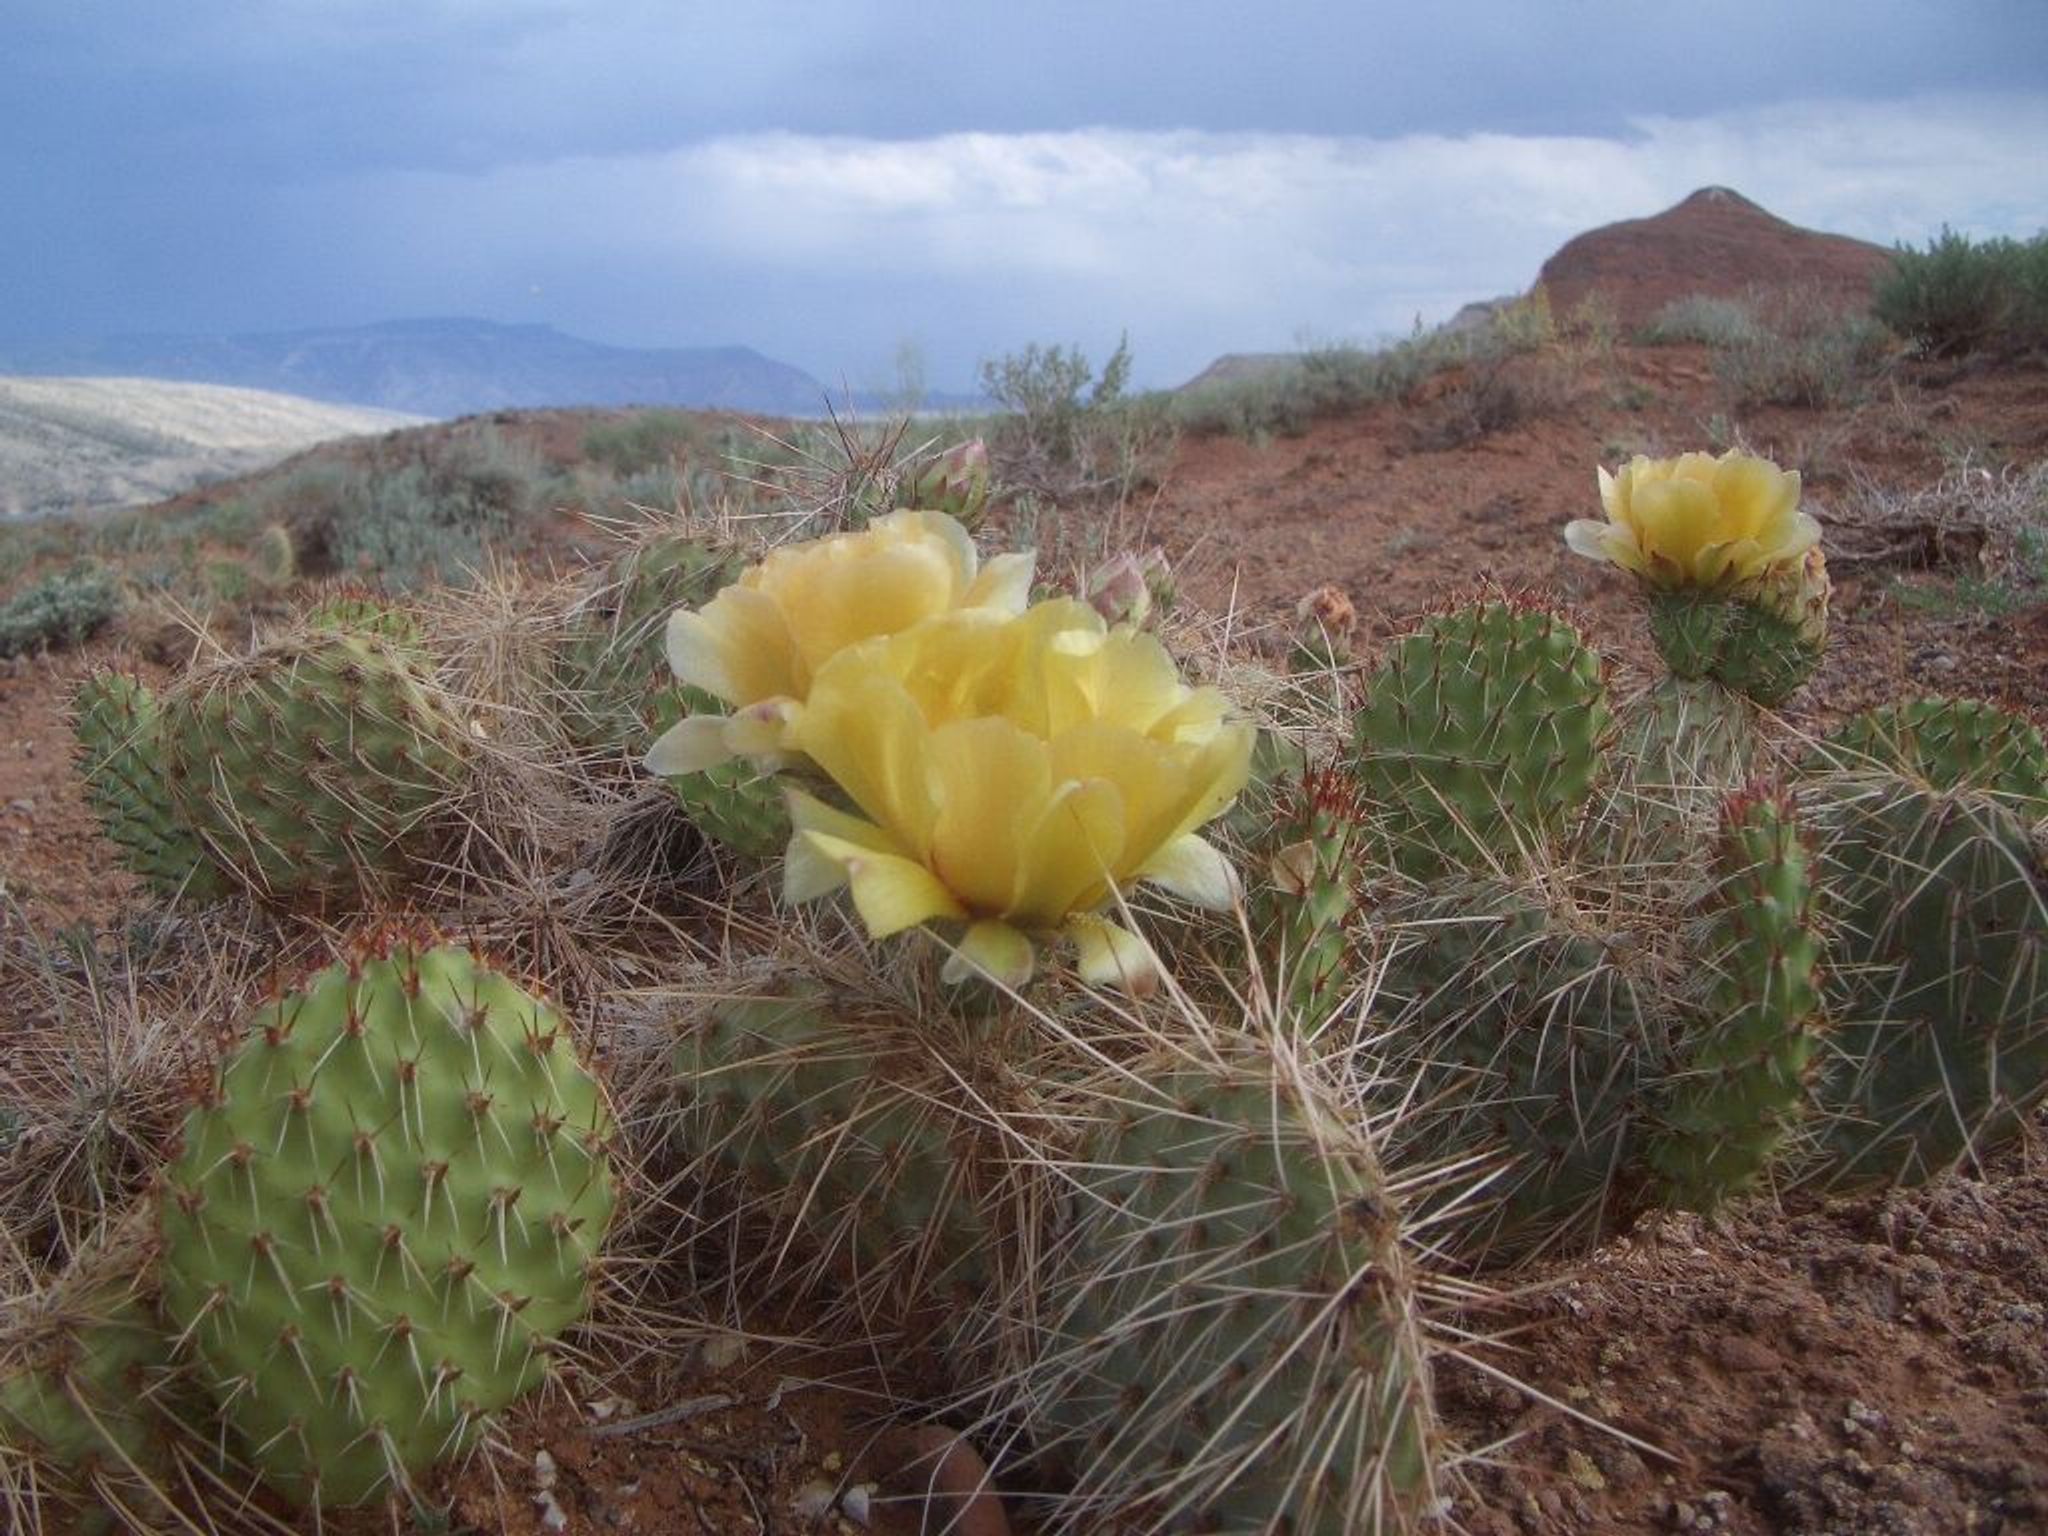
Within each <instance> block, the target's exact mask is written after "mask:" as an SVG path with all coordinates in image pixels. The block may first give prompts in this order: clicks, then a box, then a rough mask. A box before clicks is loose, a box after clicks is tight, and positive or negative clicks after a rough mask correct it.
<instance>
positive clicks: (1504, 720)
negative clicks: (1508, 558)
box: [1353, 602, 1611, 877]
mask: <svg viewBox="0 0 2048 1536" xmlns="http://www.w3.org/2000/svg"><path fill="white" fill-rule="evenodd" d="M1353 725H1354V734H1355V737H1356V742H1357V759H1356V763H1355V765H1354V771H1355V773H1356V776H1357V779H1358V784H1359V788H1360V789H1361V791H1362V792H1363V794H1364V797H1365V800H1366V804H1367V806H1368V807H1369V808H1370V809H1371V810H1372V811H1373V812H1374V814H1375V817H1376V824H1377V826H1378V827H1379V828H1380V829H1381V830H1382V831H1383V833H1384V834H1385V836H1386V838H1387V840H1388V843H1389V846H1390V850H1391V852H1392V854H1393V859H1394V862H1395V864H1396V865H1398V866H1399V867H1400V868H1401V869H1403V870H1404V871H1406V872H1408V873H1410V874H1414V875H1418V876H1422V877H1428V876H1431V875H1435V874H1440V873H1442V872H1444V871H1445V870H1447V869H1453V868H1459V867H1464V868H1470V869H1476V870H1483V869H1491V868H1496V867H1499V866H1501V865H1513V864H1516V863H1519V862H1520V861H1521V859H1522V857H1523V856H1524V855H1525V854H1527V853H1530V852H1533V851H1535V850H1536V849H1537V848H1539V847H1541V846H1542V845H1544V844H1546V843H1549V842H1551V841H1552V840H1554V839H1556V838H1557V837H1559V836H1560V835H1561V834H1563V833H1564V832H1565V831H1566V830H1567V829H1568V827H1569V826H1570V824H1571V822H1572V820H1573V818H1574V817H1575V816H1576V815H1577V814H1578V812H1579V811H1580V810H1581V809H1582V808H1583V806H1584V805H1585V803H1586V800H1587V797H1588V796H1589V795H1590V794H1591V792H1592V789H1593V784H1594V778H1595V775H1596V774H1597V773H1598V771H1599V768H1600V765H1601V749H1602V745H1603V743H1604V742H1605V740H1606V738H1607V735H1608V732H1609V729H1610V726H1611V719H1610V716H1609V714H1608V709H1607V697H1606V688H1605V686H1604V684H1603V683H1602V680H1601V672H1600V661H1599V658H1598V657H1596V656H1595V655H1594V654H1593V653H1592V652H1591V651H1590V650H1588V649H1587V648H1586V647H1585V645H1584V644H1583V643H1581V641H1580V639H1579V635H1578V632H1577V631H1576V630H1575V629H1573V628H1572V626H1571V625H1570V624H1568V623H1566V622H1565V620H1564V619H1562V618H1560V617H1559V616H1558V615H1557V614H1555V613H1552V612H1550V611H1549V610H1548V609H1545V608H1540V607H1535V606H1530V605H1525V604H1521V603H1511V602H1490V603H1484V604H1481V605H1479V606H1477V607H1472V608H1464V609H1458V610H1455V611H1452V612H1448V613H1442V614H1438V615H1436V616H1435V617H1433V618H1431V619H1429V620H1428V621H1427V622H1425V623H1424V624H1423V626H1422V627H1421V629H1419V630H1418V631H1416V632H1415V633H1414V634H1412V635H1409V636H1408V637H1407V638H1406V639H1404V640H1402V641H1401V642H1399V643H1398V644H1397V645H1396V647H1395V649H1394V652H1393V654H1392V655H1391V656H1389V657H1388V658H1387V660H1386V661H1385V662H1384V663H1383V664H1382V665H1381V667H1380V668H1379V670H1378V672H1377V673H1375V674H1374V676H1373V677H1372V679H1371V680H1370V682H1369V683H1368V684H1367V695H1366V703H1365V707H1364V708H1363V709H1361V710H1360V711H1359V712H1358V715H1357V717H1356V719H1355V721H1354V722H1353Z"/></svg>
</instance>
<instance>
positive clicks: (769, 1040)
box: [674, 981, 995, 1316]
mask: <svg viewBox="0 0 2048 1536" xmlns="http://www.w3.org/2000/svg"><path fill="white" fill-rule="evenodd" d="M764 990H766V991H768V992H770V993H772V994H777V995H767V996H757V997H750V998H736V999H733V1000H730V1001H726V1002H721V1003H719V1004H717V1005H715V1006H714V1007H712V1008H710V1009H709V1010H708V1011H707V1012H705V1013H704V1014H703V1015H702V1017H701V1018H700V1019H698V1020H697V1022H696V1024H695V1026H694V1027H693V1028H692V1029H691V1031H690V1032H689V1033H688V1034H687V1035H686V1036H685V1037H684V1039H683V1040H682V1041H681V1042H680V1043H679V1044H678V1046H677V1049H676V1056H675V1066H676V1076H675V1083H676V1095H677V1107H676V1114H675V1121H674V1124H675V1135H676V1138H677V1141H678V1143H679V1145H680V1146H681V1148H682V1150H683V1151H684V1153H685V1154H686V1156H687V1157H688V1158H689V1159H690V1162H691V1163H692V1165H693V1166H694V1167H696V1168H697V1170H698V1171H699V1173H700V1174H701V1175H703V1176H704V1177H706V1178H707V1179H708V1180H709V1181H710V1182H711V1183H712V1185H713V1186H714V1187H715V1186H717V1185H719V1184H721V1183H723V1184H727V1185H728V1186H729V1187H732V1188H734V1189H736V1191H737V1196H738V1208H739V1210H740V1213H741V1217H742V1223H743V1224H752V1222H757V1221H765V1223H766V1224H767V1226H768V1227H769V1229H770V1230H771V1232H772V1234H774V1235H772V1236H771V1237H770V1238H769V1239H767V1240H766V1241H765V1242H753V1244H752V1253H751V1262H755V1263H758V1262H760V1260H761V1259H762V1258H763V1257H764V1256H765V1257H766V1259H767V1260H768V1261H769V1263H770V1264H771V1266H772V1267H774V1268H776V1269H778V1270H780V1271H781V1273H780V1274H778V1275H772V1276H771V1275H763V1276H761V1281H762V1283H763V1284H764V1285H765V1284H769V1283H772V1282H773V1281H774V1280H776V1279H784V1278H788V1279H793V1280H794V1281H795V1282H796V1283H798V1284H799V1285H800V1286H802V1287H804V1288H814V1287H815V1286H816V1285H817V1284H819V1283H822V1282H824V1281H826V1280H828V1279H829V1280H831V1281H833V1282H835V1283H836V1284H838V1285H846V1284H848V1283H850V1284H851V1287H852V1289H853V1291H854V1293H855V1295H856V1297H857V1298H858V1300H859V1303H860V1305H861V1310H862V1315H863V1316H869V1315H872V1312H873V1310H874V1308H875V1307H877V1306H882V1307H886V1308H888V1309H890V1310H894V1311H896V1312H898V1313H901V1312H902V1311H903V1310H904V1309H905V1308H906V1307H915V1306H918V1305H920V1304H928V1303H932V1302H935V1301H938V1302H948V1303H951V1302H959V1301H963V1300H966V1299H970V1298H972V1297H974V1296H976V1295H978V1294H979V1293H980V1292H981V1291H982V1290H983V1289H984V1288H985V1287H986V1285H987V1284H988V1282H989V1279H990V1276H991V1274H992V1273H993V1268H992V1266H993V1264H994V1263H995V1255H994V1253H993V1251H992V1247H991V1242H990V1231H989V1226H990V1217H989V1213H988V1211H987V1209H986V1199H985V1196H986V1190H985V1188H984V1180H983V1177H982V1170H981V1168H980V1166H979V1163H978V1158H979V1157H980V1155H981V1153H980V1150H979V1149H978V1147H977V1145H976V1141H977V1138H976V1134H975V1131H974V1124H975V1122H974V1121H973V1120H972V1119H970V1118H969V1117H968V1116H966V1115H964V1114H962V1113H961V1112H960V1111H959V1109H958V1108H957V1103H958V1101H957V1099H956V1097H955V1091H956V1085H954V1084H952V1083H950V1082H949V1081H947V1080H945V1079H944V1078H943V1077H942V1076H941V1075H940V1074H938V1073H937V1072H935V1070H934V1067H935V1063H934V1061H933V1060H932V1059H931V1058H930V1057H929V1055H928V1054H927V1053H926V1052H924V1051H922V1050H920V1048H919V1046H918V1043H917V1041H916V1039H915V1036H914V1032H913V1031H911V1030H909V1029H906V1028H904V1027H902V1026H900V1025H896V1026H892V1025H890V1024H889V1023H888V1022H887V1021H875V1020H859V1019H853V1018H849V1017H845V1016H843V1015H842V1014H841V1013H840V1012H839V1011H837V1010H836V1009H835V1007H834V1004H833V1002H832V1000H831V998H830V995H829V994H828V993H827V992H826V990H825V989H824V988H823V987H821V986H819V985H817V984H815V983H809V982H803V981H785V982H783V983H781V984H779V985H776V986H772V987H769V988H766V989H764ZM750 1218H751V1219H752V1221H750ZM753 1237H754V1234H753V1233H752V1232H746V1233H741V1234H740V1235H739V1237H738V1239H737V1240H738V1241H741V1242H743V1243H745V1242H752V1240H753ZM792 1245H793V1246H792ZM741 1262H742V1263H743V1264H744V1263H746V1262H749V1260H747V1259H742V1260H741Z"/></svg>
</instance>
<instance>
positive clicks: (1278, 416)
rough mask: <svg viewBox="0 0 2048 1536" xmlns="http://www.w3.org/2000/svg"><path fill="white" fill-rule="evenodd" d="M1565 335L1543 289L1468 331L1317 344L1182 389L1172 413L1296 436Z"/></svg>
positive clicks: (1193, 426)
mask: <svg viewBox="0 0 2048 1536" xmlns="http://www.w3.org/2000/svg"><path fill="white" fill-rule="evenodd" d="M1563 335H1564V331H1563V330H1562V329H1561V328H1560V327H1559V326H1558V325H1557V323H1556V321H1555V320H1554V318H1553V317H1552V315H1551V311H1550V306H1549V303H1548V302H1547V301H1546V300H1544V299H1543V298H1542V297H1541V295H1538V296H1537V297H1535V298H1529V299H1518V300H1516V301H1515V302H1513V303H1511V304H1505V305H1502V306H1501V307H1500V308H1499V309H1497V310H1495V311H1494V313H1493V314H1492V315H1491V316H1490V317H1489V318H1488V319H1487V321H1486V322H1485V323H1484V324H1483V325H1480V326H1476V327H1473V328H1471V329H1468V330H1456V331H1451V330H1435V331H1422V330H1419V329H1418V330H1417V332H1416V333H1415V335H1413V336H1411V337H1409V338H1407V339H1406V340H1404V341H1400V342H1396V343H1394V344H1393V345H1391V346H1386V347H1379V348H1367V347H1356V346H1328V347H1318V348H1313V349H1311V350H1309V351H1306V352H1303V353H1301V354H1300V355H1299V356H1297V357H1292V358H1288V359H1286V360H1285V361H1283V362H1280V363H1277V364H1275V365H1274V366H1273V367H1271V368H1267V369H1264V370H1262V371H1261V372H1259V373H1256V374H1253V375H1251V376H1250V377H1248V378H1243V379H1233V380H1228V381H1225V382H1223V383H1218V384H1208V385H1204V386H1203V387H1201V388H1199V389H1192V390H1186V391H1183V392H1182V393H1181V394H1179V395H1177V396H1175V397H1174V405H1173V417H1174V420H1175V421H1176V422H1177V423H1178V424H1179V425H1180V426H1181V427H1182V429H1184V430H1186V431H1189V432H1228V433H1232V434H1234V435H1235V436H1238V437H1245V438H1254V439H1256V438H1260V437H1265V436H1269V435H1274V434H1278V435H1280V436H1283V437H1292V436H1297V435H1299V434H1300V433H1303V432H1306V431H1307V430H1308V428H1309V425H1310V423H1311V422H1313V421H1314V420H1315V419H1316V418H1317V417H1319V416H1329V415H1335V414H1337V413H1339V412H1342V411H1351V410H1359V409H1361V408H1363V407H1365V406H1368V405H1375V404H1378V403H1379V402H1381V401H1386V400H1400V399H1404V398H1405V397H1407V396H1408V395H1409V394H1410V393H1412V392H1413V391H1414V390H1415V388H1416V387H1417V386H1418V385H1420V384H1422V383H1423V382H1424V381H1425V380H1427V379H1430V378H1432V377H1434V376H1435V375H1437V374H1439V373H1442V372H1444V371H1445V370H1446V369H1449V368H1457V367H1464V366H1477V367H1478V368H1480V369H1481V370H1482V371H1484V372H1486V373H1487V374H1488V377H1489V378H1493V377H1494V376H1495V375H1496V374H1498V369H1497V368H1496V367H1495V365H1498V364H1500V363H1502V362H1504V361H1505V360H1506V359H1509V358H1513V357H1519V356H1522V355H1525V354H1529V353H1534V352H1538V351H1541V350H1542V349H1543V348H1545V347H1546V346H1549V345H1550V344H1551V343H1553V342H1556V341H1558V340H1559V339H1560V338H1561V337H1562V336H1563ZM1501 376H1506V375H1501Z"/></svg>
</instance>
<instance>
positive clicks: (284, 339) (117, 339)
mask: <svg viewBox="0 0 2048 1536" xmlns="http://www.w3.org/2000/svg"><path fill="white" fill-rule="evenodd" d="M0 373H34V374H67V375H72V376H92V377H114V376H119V377H138V376H147V377H151V378H159V379H175V380H183V381H186V382H191V383H204V384H226V385H234V386H238V387H241V388H246V389H265V390H273V391H277V392H281V393H285V394H294V395H300V396H304V397H306V398H308V399H313V400H326V401H332V402H336V403H339V404H347V405H359V406H373V407H376V408H379V409H382V410H390V411H403V412H406V413H407V414H409V415H415V416H463V415H469V414H471V413H474V412H478V411H492V410H502V409H509V408H513V407H532V406H577V405H600V406H608V405H666V406H677V407H689V408H695V409H703V410H733V411H750V412H755V413H759V414H762V415H771V416H814V415H817V414H819V413H820V412H821V411H822V410H823V408H824V403H825V399H826V395H827V391H826V389H825V386H824V385H822V384H820V383H819V382H818V381H817V380H816V379H815V378H813V377H811V375H809V374H807V373H805V372H804V371H803V370H802V369H800V368H795V367H792V366H791V365H789V364H788V363H780V362H777V361H775V360H774V359H773V358H769V357H764V356H762V355H761V354H760V353H759V352H756V351H754V350H753V349H752V348H751V347H737V346H735V347H660V348H655V347H614V346H607V345H605V344H604V343H602V342H595V341H585V340H583V339H582V338H580V337H576V336H569V335H565V334H564V333H563V332H561V331H558V330H556V329H555V328H554V327H553V326H548V325H501V324H498V323H497V322H495V321H490V320H468V319H425V320H393V321H387V322H384V323H381V324H377V325H363V326H345V327H330V328H325V329H314V330H302V331H274V332H259V333H253V334H247V335H235V336H206V335H194V336H110V337H104V338H99V339H95V340H92V341H85V342H62V343H45V344H37V343H22V344H9V343H6V342H0Z"/></svg>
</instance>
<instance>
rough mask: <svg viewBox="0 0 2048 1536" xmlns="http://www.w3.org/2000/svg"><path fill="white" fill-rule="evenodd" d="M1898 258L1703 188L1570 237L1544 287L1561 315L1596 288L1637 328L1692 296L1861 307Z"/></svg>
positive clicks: (1550, 265) (1545, 273)
mask: <svg viewBox="0 0 2048 1536" xmlns="http://www.w3.org/2000/svg"><path fill="white" fill-rule="evenodd" d="M1890 259H1891V253H1890V252H1889V251H1887V250H1886V249H1885V248H1884V247H1883V246H1881V245H1871V244H1870V243H1869V242H1867V241H1863V240H1852V239H1850V238H1848V237H1847V236H1846V235H1828V234H1821V233H1819V232H1817V231H1815V230H1810V229H1801V228H1800V227H1799V226H1798V225H1796V224H1788V223H1786V222H1785V220H1783V219H1781V218H1779V217H1777V216H1776V215H1775V214H1772V213H1767V212H1765V211H1764V210H1763V209H1762V208H1759V207H1758V206H1757V205H1756V204H1755V203H1752V202H1751V201H1750V200H1749V199H1748V198H1746V197H1744V196H1743V195H1742V194H1741V193H1739V192H1731V191H1730V190H1729V189H1728V188H1726V187H1702V188H1700V190H1699V191H1697V192H1695V193H1693V194H1692V195H1691V196H1690V197H1688V198H1686V199H1685V201H1684V202H1682V203H1679V204H1678V205H1677V206H1676V207H1672V208H1667V209H1665V210H1664V212H1662V213H1660V214H1656V215H1655V216H1653V217H1651V218H1647V219H1624V220H1623V221H1621V222H1620V223H1618V224H1608V225H1604V226H1602V227H1601V228H1599V229H1594V230H1588V231H1587V232H1586V233H1585V234H1583V235H1579V236H1576V237H1575V238H1573V239H1571V240H1568V241H1566V242H1565V243H1564V245H1562V246H1561V247H1559V249H1558V251H1557V253H1556V254H1555V255H1554V256H1552V257H1551V258H1550V260H1548V261H1546V262H1545V263H1544V264H1543V270H1542V271H1541V272H1540V273H1539V274H1538V275H1537V278H1536V285H1537V287H1539V288H1541V289H1542V290H1543V291H1544V293H1546V294H1547V295H1548V296H1549V298H1550V305H1551V309H1552V310H1553V311H1554V312H1555V313H1557V314H1559V315H1569V314H1571V313H1572V312H1573V311H1574V310H1576V309H1577V308H1578V307H1579V306H1580V305H1581V304H1583V303H1585V301H1586V300H1587V299H1588V298H1590V297H1592V296H1593V295H1594V294H1598V295H1599V297H1600V301H1601V302H1602V303H1603V304H1604V305H1606V306H1608V307H1609V308H1610V309H1611V310H1612V311H1613V312H1614V315H1615V317H1616V318H1617V319H1618V320H1619V321H1620V323H1621V324H1622V325H1623V326H1625V327H1627V328H1628V329H1630V330H1633V329H1635V328H1636V327H1638V326H1640V325H1642V324H1643V323H1644V322H1645V321H1647V320H1649V319H1650V317H1651V316H1653V315H1655V314H1656V313H1657V311H1658V310H1660V309H1662V308H1663V307H1664V306H1665V305H1666V304H1668V303H1670V302H1671V301H1672V300H1673V299H1682V298H1685V297H1687V296H1689V295H1691V294H1712V295H1716V296H1719V297H1723V298H1740V297H1743V296H1744V295H1745V294H1749V293H1753V292H1757V291H1763V290H1770V289H1782V288H1785V287H1787V286H1796V287H1797V288H1798V289H1799V290H1800V291H1801V292H1802V293H1804V294H1807V295H1810V296H1812V297H1814V298H1816V299H1818V300H1820V301H1821V302H1823V303H1825V304H1826V305H1828V307H1830V308H1840V309H1862V308H1864V307H1865V306H1866V305H1868V304H1869V302H1870V294H1871V289H1872V286H1873V285H1874V284H1875V283H1876V281H1877V279H1878V277H1879V276H1881V275H1882V274H1883V272H1884V270H1885V267H1886V265H1887V263H1888V262H1889V261H1890Z"/></svg>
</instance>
